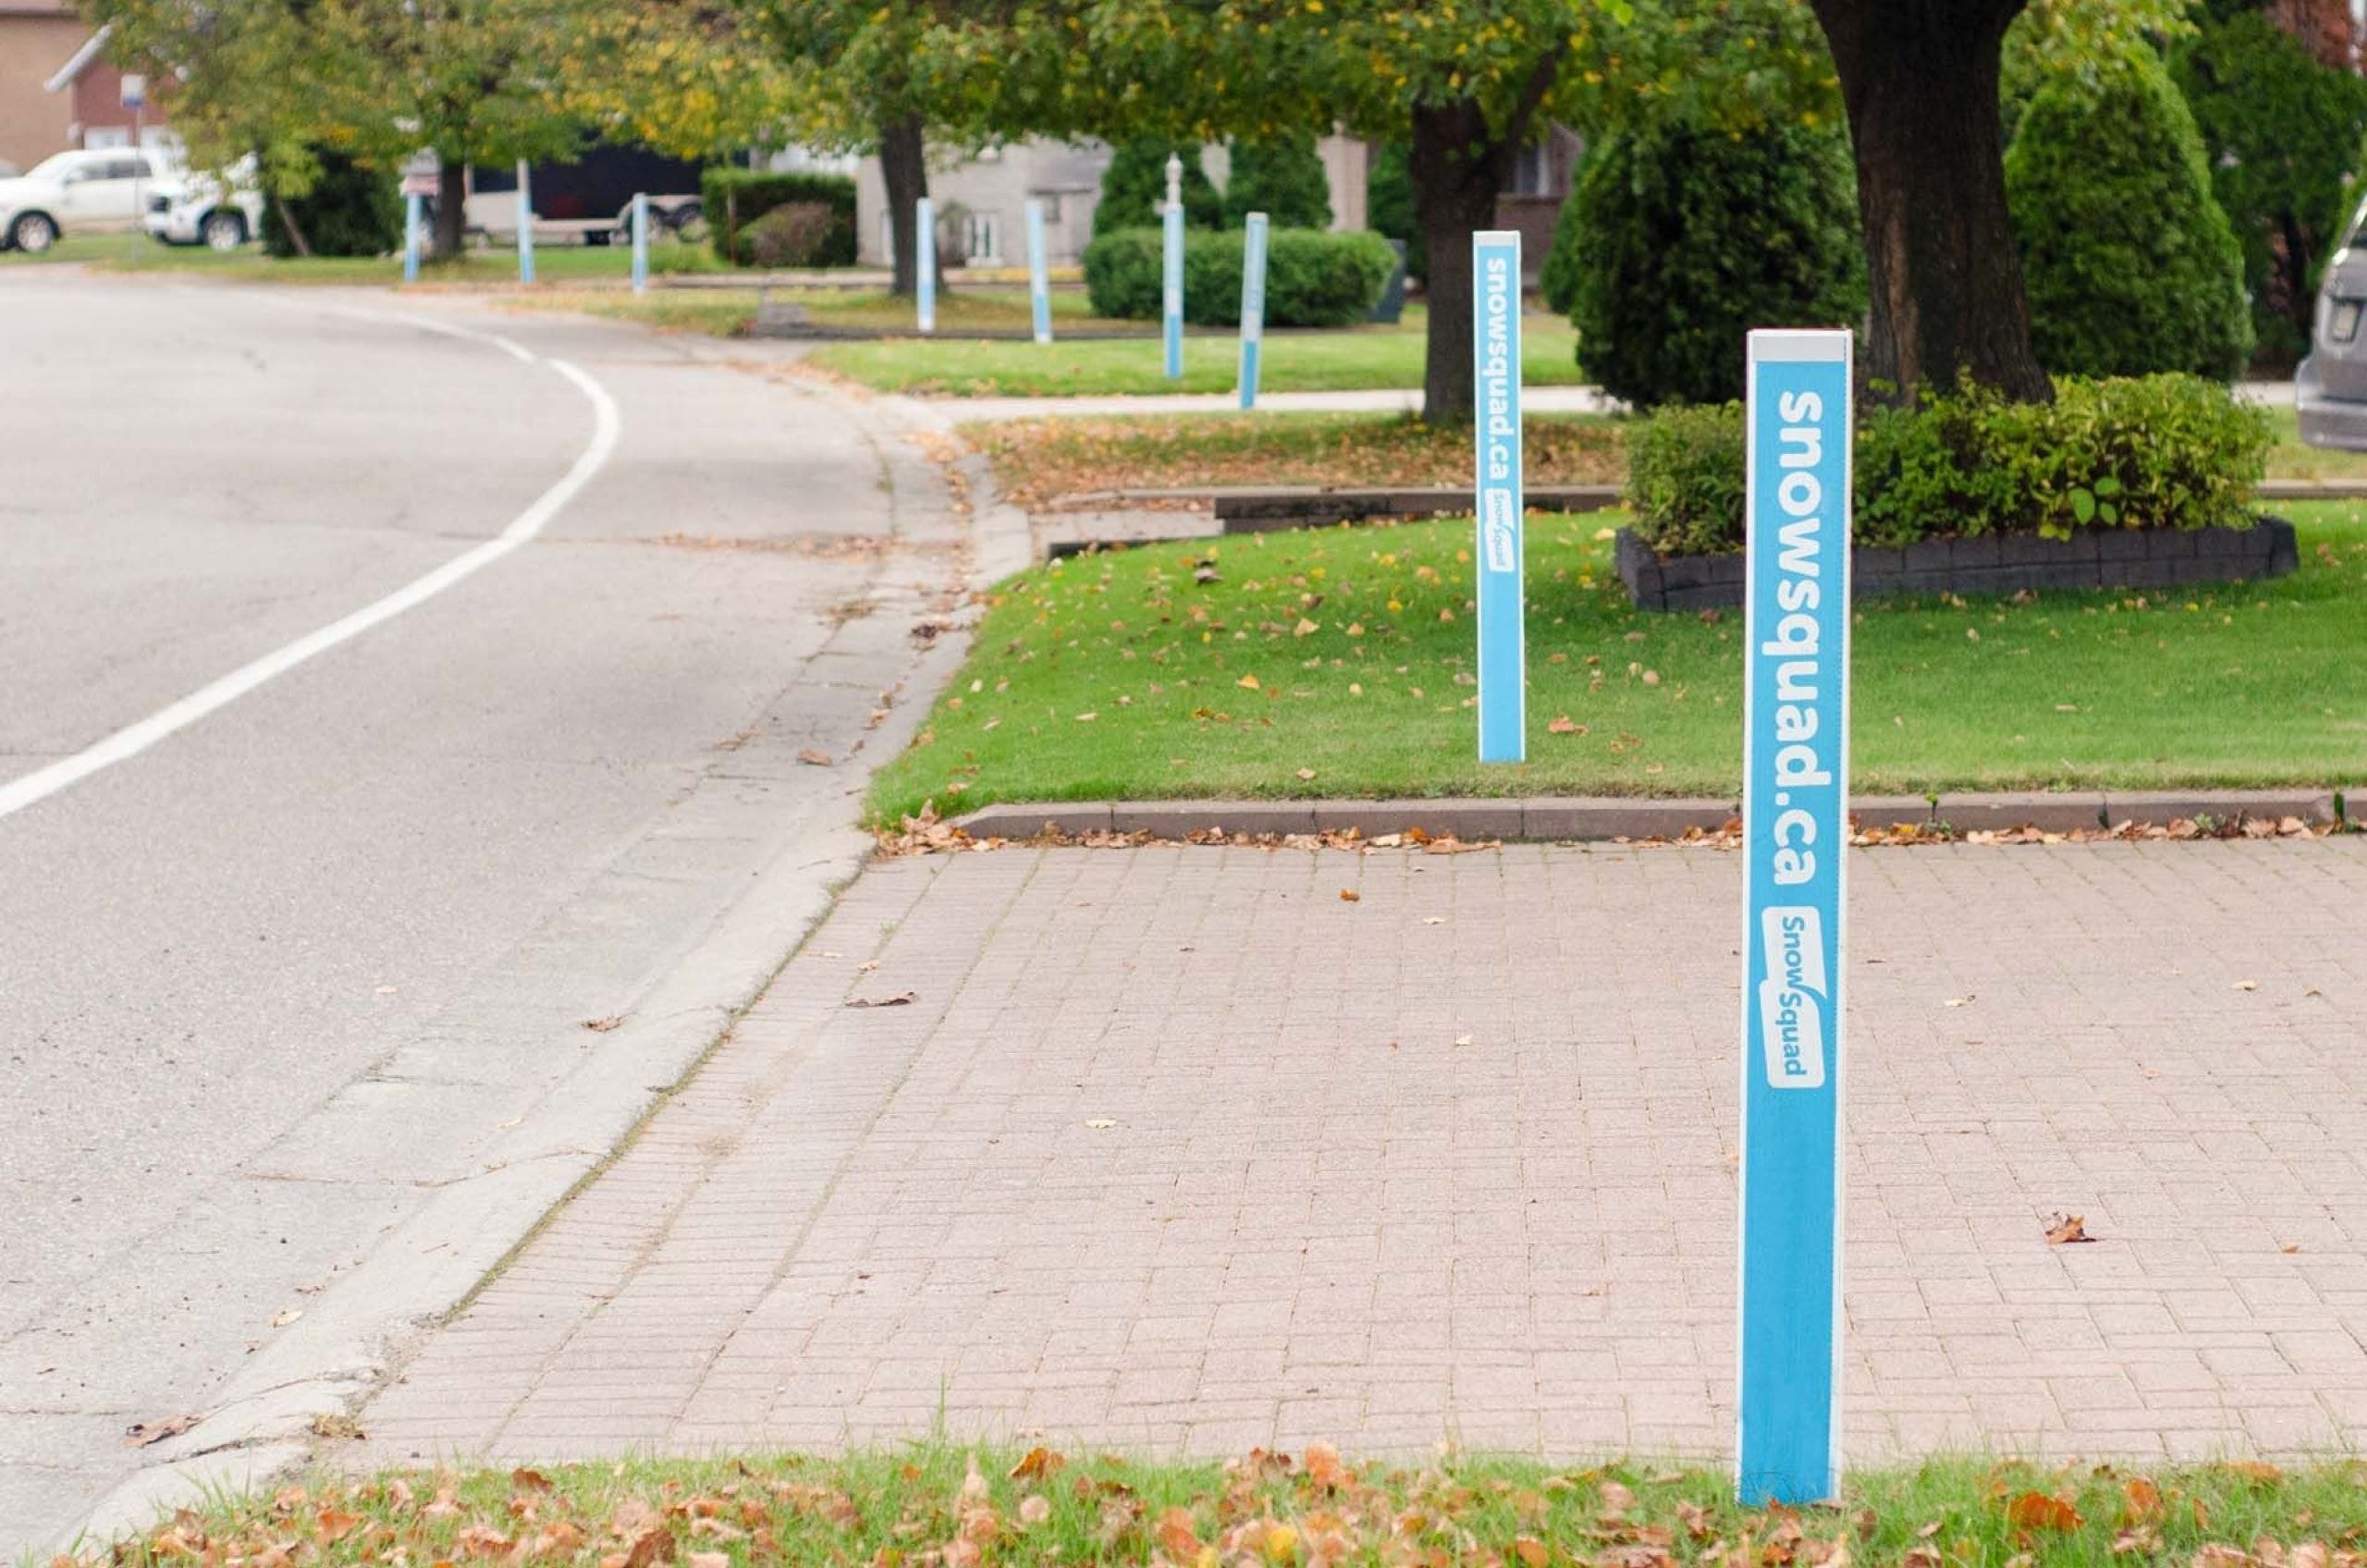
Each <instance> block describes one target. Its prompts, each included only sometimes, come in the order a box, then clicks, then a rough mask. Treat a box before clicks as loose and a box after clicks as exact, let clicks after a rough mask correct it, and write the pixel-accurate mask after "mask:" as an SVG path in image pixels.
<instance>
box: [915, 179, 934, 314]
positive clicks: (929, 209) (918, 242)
mask: <svg viewBox="0 0 2367 1568" xmlns="http://www.w3.org/2000/svg"><path fill="white" fill-rule="evenodd" d="M913 227H914V230H916V232H915V233H914V236H913V257H914V260H913V267H914V271H915V272H917V273H918V274H919V275H920V276H919V277H918V278H916V279H915V280H914V287H916V288H918V289H919V290H920V300H921V330H922V331H923V332H935V331H936V330H937V203H935V202H931V201H930V200H929V199H928V198H927V197H926V196H924V197H922V198H921V199H920V200H919V201H917V202H914V203H913Z"/></svg>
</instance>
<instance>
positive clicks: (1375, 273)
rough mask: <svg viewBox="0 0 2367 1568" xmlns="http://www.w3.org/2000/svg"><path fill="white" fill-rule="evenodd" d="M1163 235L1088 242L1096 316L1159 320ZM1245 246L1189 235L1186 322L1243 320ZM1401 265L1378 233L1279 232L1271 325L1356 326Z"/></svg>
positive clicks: (1271, 253) (1269, 271)
mask: <svg viewBox="0 0 2367 1568" xmlns="http://www.w3.org/2000/svg"><path fill="white" fill-rule="evenodd" d="M1161 239H1162V237H1161V235H1160V233H1159V230H1158V229H1155V228H1129V229H1122V230H1121V231H1119V232H1118V233H1115V234H1105V235H1103V236H1101V237H1100V238H1099V239H1096V240H1094V241H1093V243H1092V244H1090V245H1087V246H1086V247H1085V257H1084V262H1085V296H1086V298H1087V299H1089V300H1091V301H1092V303H1093V313H1094V314H1095V315H1098V316H1111V317H1116V318H1120V319H1122V320H1128V321H1156V320H1158V319H1159V310H1160V307H1161V299H1160V294H1161V288H1160V276H1161ZM1245 244H1246V240H1245V237H1244V235H1243V234H1242V231H1241V230H1239V229H1227V230H1224V231H1221V232H1209V231H1208V230H1201V229H1189V230H1186V231H1185V233H1184V320H1186V321H1188V322H1190V323H1191V324H1192V325H1195V326H1233V325H1239V323H1240V321H1241V261H1242V252H1243V251H1244V249H1245ZM1396 268H1397V253H1396V252H1395V251H1392V250H1391V249H1390V247H1389V241H1388V240H1386V239H1382V238H1381V237H1380V235H1378V234H1327V233H1324V232H1322V231H1321V230H1318V229H1311V228H1278V229H1275V230H1273V231H1271V232H1270V233H1269V235H1268V236H1267V242H1266V323H1267V325H1269V326H1349V325H1354V324H1355V323H1356V322H1359V321H1362V320H1363V319H1364V318H1365V316H1366V315H1367V313H1368V312H1370V311H1371V310H1372V307H1373V304H1374V302H1375V301H1376V300H1379V299H1380V291H1381V289H1382V288H1384V287H1386V286H1387V284H1388V282H1389V275H1390V274H1391V273H1392V272H1394V271H1395V270H1396Z"/></svg>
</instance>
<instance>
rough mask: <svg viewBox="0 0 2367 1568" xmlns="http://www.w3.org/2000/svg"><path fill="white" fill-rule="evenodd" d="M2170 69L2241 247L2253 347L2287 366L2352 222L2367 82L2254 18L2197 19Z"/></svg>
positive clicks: (2245, 13) (2366, 129) (2300, 350)
mask: <svg viewBox="0 0 2367 1568" xmlns="http://www.w3.org/2000/svg"><path fill="white" fill-rule="evenodd" d="M2212 9H2213V10H2214V12H2216V11H2222V10H2226V9H2228V7H2224V6H2214V7H2212ZM2171 63H2172V67H2173V68H2174V69H2175V70H2176V72H2177V82H2178V86H2179V87H2180V88H2181V89H2182V90H2183V91H2184V92H2185V94H2186V100H2187V104H2188V106H2189V108H2191V109H2192V110H2193V111H2194V118H2195V124H2196V127H2197V128H2198V129H2200V130H2201V134H2202V148H2203V156H2204V157H2205V159H2206V160H2207V161H2208V163H2209V165H2210V168H2211V189H2212V192H2213V194H2214V195H2215V196H2216V197H2217V198H2218V200H2219V205H2220V208H2221V210H2222V211H2224V212H2226V214H2227V221H2228V224H2229V225H2230V227H2233V228H2234V230H2235V233H2236V242H2237V243H2238V245H2240V246H2241V247H2242V248H2243V253H2244V285H2245V287H2246V288H2248V289H2249V290H2250V294H2251V312H2252V335H2253V337H2254V338H2255V340H2256V346H2257V349H2258V351H2259V353H2260V355H2261V357H2263V359H2267V360H2271V361H2276V362H2278V363H2286V364H2289V363H2291V362H2292V361H2294V360H2296V359H2298V358H2299V357H2300V356H2301V355H2303V354H2305V353H2308V352H2309V348H2310V324H2311V318H2312V312H2314V310H2315V309H2316V305H2317V292H2318V275H2319V273H2320V272H2321V271H2323V270H2324V266H2325V261H2326V258H2327V256H2329V255H2331V254H2332V253H2333V251H2334V249H2335V247H2336V245H2338V244H2340V243H2341V241H2342V230H2343V227H2344V223H2345V220H2347V219H2348V218H2349V216H2350V211H2349V208H2350V206H2351V204H2352V203H2351V202H2345V201H2344V200H2343V196H2344V177H2345V176H2346V174H2348V173H2349V170H2350V169H2352V168H2353V167H2355V166H2357V164H2356V158H2357V154H2358V153H2359V141H2360V138H2361V136H2362V135H2367V81H2362V80H2361V78H2359V77H2357V76H2354V75H2353V74H2351V73H2350V72H2349V71H2348V70H2344V69H2340V68H2337V67H2334V66H2329V65H2326V64H2324V63H2322V62H2321V61H2320V60H2319V59H2318V58H2317V57H2316V56H2315V55H2312V54H2311V53H2310V51H2309V50H2307V49H2306V48H2304V47H2303V46H2302V45H2301V44H2300V43H2299V42H2298V41H2296V40H2295V38H2294V37H2293V35H2292V34H2290V33H2288V32H2287V31H2285V30H2284V29H2283V28H2281V27H2278V26H2277V25H2276V24H2275V22H2273V21H2271V20H2270V19H2269V18H2267V17H2266V16H2263V15H2262V14H2261V12H2260V11H2258V10H2256V9H2235V10H2234V11H2233V14H2229V15H2225V16H2220V17H2213V18H2203V19H2202V25H2201V31H2199V32H2198V33H2197V34H2196V35H2195V36H2194V38H2193V39H2192V40H2191V41H2189V42H2188V43H2183V44H2181V45H2180V46H2179V48H2178V49H2177V52H2176V54H2175V55H2173V56H2172V62H2171ZM2354 200H2355V199H2354Z"/></svg>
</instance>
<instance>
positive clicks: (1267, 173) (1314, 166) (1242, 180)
mask: <svg viewBox="0 0 2367 1568" xmlns="http://www.w3.org/2000/svg"><path fill="white" fill-rule="evenodd" d="M1252 213H1263V214H1266V217H1267V219H1268V221H1269V222H1270V223H1271V224H1272V225H1273V227H1276V228H1330V227H1331V176H1329V175H1328V174H1326V173H1325V172H1324V169H1323V155H1322V154H1321V153H1318V152H1317V151H1316V150H1315V135H1314V133H1313V132H1312V131H1304V130H1303V131H1300V132H1299V133H1298V134H1297V135H1295V136H1287V135H1286V136H1281V137H1277V138H1275V139H1274V140H1272V141H1236V142H1234V143H1233V172H1232V173H1231V174H1230V175H1228V176H1226V178H1225V182H1224V226H1225V227H1227V228H1239V227H1241V226H1242V225H1244V224H1245V223H1247V222H1248V221H1249V214H1252Z"/></svg>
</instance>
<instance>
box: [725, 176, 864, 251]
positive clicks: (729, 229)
mask: <svg viewBox="0 0 2367 1568" xmlns="http://www.w3.org/2000/svg"><path fill="white" fill-rule="evenodd" d="M699 199H700V202H701V203H702V206H703V210H704V211H705V214H706V223H707V231H708V233H709V234H711V235H712V236H714V242H715V253H716V254H717V255H718V256H720V257H722V258H723V259H724V260H725V261H727V262H730V263H731V264H732V265H734V266H741V267H745V266H755V265H758V264H760V263H758V261H757V258H756V248H757V246H758V245H759V244H764V245H766V246H767V251H768V253H769V254H772V255H775V256H781V257H783V258H784V259H781V260H775V261H768V262H765V263H761V264H763V265H767V266H807V267H847V266H852V265H854V258H855V232H854V181H853V180H852V179H849V178H846V177H845V176H844V175H836V174H809V173H803V172H800V173H788V174H776V173H772V172H770V171H767V170H760V169H735V168H710V169H708V170H707V171H706V172H705V174H704V175H703V176H702V177H701V178H700V197H699ZM791 205H815V206H820V207H824V208H827V209H828V214H829V219H830V221H829V222H828V224H827V225H824V226H820V227H819V230H818V233H816V226H815V225H813V224H812V223H811V222H800V223H795V224H786V223H785V224H776V225H773V226H771V227H770V228H765V227H760V225H759V220H760V219H762V218H763V217H764V216H765V214H767V213H770V212H771V211H772V210H773V209H775V208H776V207H787V206H791ZM783 228H789V229H792V230H793V231H794V233H793V234H791V235H784V234H782V233H780V232H779V231H780V230H781V229H783ZM791 238H794V239H797V240H798V241H799V245H798V251H800V253H799V254H796V255H790V254H788V252H787V251H785V249H784V247H783V243H782V242H783V241H784V240H786V239H791Z"/></svg>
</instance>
